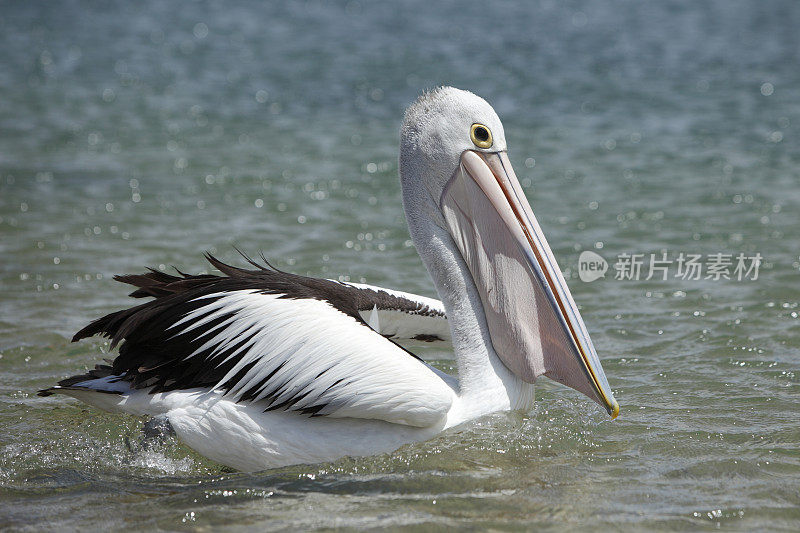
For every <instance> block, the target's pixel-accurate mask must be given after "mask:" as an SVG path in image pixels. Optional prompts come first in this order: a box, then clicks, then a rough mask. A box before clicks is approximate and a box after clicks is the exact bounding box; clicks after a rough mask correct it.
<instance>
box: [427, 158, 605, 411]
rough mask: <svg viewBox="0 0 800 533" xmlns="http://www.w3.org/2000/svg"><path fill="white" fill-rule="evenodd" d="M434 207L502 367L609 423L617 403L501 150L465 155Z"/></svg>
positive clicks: (534, 218)
mask: <svg viewBox="0 0 800 533" xmlns="http://www.w3.org/2000/svg"><path fill="white" fill-rule="evenodd" d="M440 208H441V210H442V213H443V215H444V219H445V222H446V224H447V226H448V229H449V231H450V234H451V235H452V237H453V239H454V241H455V243H456V245H457V246H458V249H459V251H460V252H461V255H462V256H463V258H464V261H465V262H466V264H467V266H468V267H469V270H470V273H471V274H472V278H473V280H474V281H475V286H476V287H477V289H478V293H479V295H480V299H481V303H482V304H483V310H484V312H485V314H486V319H487V322H488V325H489V335H490V336H491V339H492V346H493V347H494V349H495V351H496V352H497V355H498V356H499V357H500V359H501V360H502V361H503V363H504V364H505V365H506V366H507V367H508V368H509V370H511V371H512V372H513V373H514V374H516V375H517V376H518V377H519V378H520V379H522V380H524V381H526V382H528V383H533V381H534V380H535V379H536V378H537V377H538V376H540V375H542V374H544V375H545V376H547V377H549V378H550V379H553V380H555V381H558V382H560V383H563V384H564V385H567V386H568V387H572V388H573V389H576V390H578V391H580V392H582V393H584V394H585V395H586V396H588V397H589V398H591V399H592V400H594V401H596V402H597V403H598V404H600V405H601V406H603V407H604V408H605V409H606V410H607V411H608V413H609V414H610V415H611V417H612V418H616V417H617V414H619V404H617V401H616V400H615V399H614V395H613V394H612V393H611V388H610V387H609V385H608V380H607V379H606V375H605V373H604V372H603V367H602V366H601V365H600V359H599V358H598V357H597V353H596V352H595V349H594V346H592V341H591V339H589V333H588V332H587V331H586V326H585V325H584V324H583V320H582V319H581V315H580V313H579V312H578V308H577V306H576V305H575V302H574V301H573V299H572V295H571V294H570V292H569V288H567V283H566V282H565V281H564V277H563V276H562V275H561V270H560V269H559V268H558V264H557V263H556V260H555V257H553V252H552V251H551V250H550V246H549V245H548V244H547V240H545V238H544V234H543V233H542V229H541V228H540V227H539V223H538V222H537V221H536V217H535V216H534V215H533V211H532V210H531V207H530V205H529V204H528V201H527V200H526V199H525V194H524V193H523V192H522V187H521V186H520V184H519V181H517V177H516V176H515V175H514V169H512V168H511V163H510V162H509V160H508V156H507V155H506V153H505V152H494V153H487V152H476V151H472V150H467V151H465V152H464V153H463V154H462V155H461V163H460V165H459V168H458V169H457V170H456V172H455V173H454V174H453V176H452V177H451V178H450V180H449V181H448V182H447V185H446V186H445V188H444V191H443V192H442V197H441V199H440Z"/></svg>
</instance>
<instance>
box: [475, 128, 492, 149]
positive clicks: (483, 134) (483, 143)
mask: <svg viewBox="0 0 800 533" xmlns="http://www.w3.org/2000/svg"><path fill="white" fill-rule="evenodd" d="M469 137H470V139H472V142H473V143H475V146H477V147H478V148H489V147H491V146H492V143H493V142H494V141H493V140H492V132H491V131H490V130H489V128H487V127H486V126H484V125H483V124H478V123H475V124H473V125H472V127H471V128H470V129H469Z"/></svg>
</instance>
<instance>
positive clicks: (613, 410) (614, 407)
mask: <svg viewBox="0 0 800 533" xmlns="http://www.w3.org/2000/svg"><path fill="white" fill-rule="evenodd" d="M608 414H610V415H611V420H614V419H615V418H617V417H618V416H619V403H617V400H616V399H615V398H613V397H612V398H611V404H610V405H609V406H608Z"/></svg>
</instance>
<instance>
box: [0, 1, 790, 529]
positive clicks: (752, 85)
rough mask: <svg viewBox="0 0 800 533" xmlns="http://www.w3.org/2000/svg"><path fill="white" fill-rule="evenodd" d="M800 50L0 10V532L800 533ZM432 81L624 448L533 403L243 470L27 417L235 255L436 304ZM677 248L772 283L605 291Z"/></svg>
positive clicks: (705, 25)
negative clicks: (141, 313) (412, 224)
mask: <svg viewBox="0 0 800 533" xmlns="http://www.w3.org/2000/svg"><path fill="white" fill-rule="evenodd" d="M799 25H800V8H798V7H797V5H796V4H794V3H791V2H733V3H731V2H708V3H702V4H699V3H694V2H660V3H657V4H656V3H634V2H612V3H610V4H609V3H604V4H596V3H583V2H568V3H561V2H536V3H519V4H516V3H507V2H492V3H481V4H475V5H471V6H459V7H457V8H456V7H455V6H438V5H433V3H431V2H415V3H413V4H412V5H404V6H403V7H402V8H400V7H389V6H379V5H372V3H366V2H364V3H358V2H351V3H347V4H344V3H339V2H337V3H327V2H290V3H285V4H283V3H281V4H278V5H273V6H269V5H263V6H261V5H256V4H238V3H236V4H231V3H201V2H198V3H193V4H189V5H187V4H173V3H167V2H153V1H148V2H136V3H117V4H114V3H103V4H95V3H81V2H63V3H47V4H41V5H39V4H37V3H15V2H2V3H1V4H0V51H1V52H2V58H3V59H2V61H0V236H2V237H1V238H0V251H1V252H2V261H0V290H1V291H2V296H0V405H1V406H0V428H2V431H0V526H2V525H5V526H7V527H10V528H12V529H26V528H28V529H32V530H39V529H42V528H48V529H55V528H57V527H58V528H59V529H61V528H64V527H66V528H67V529H77V528H85V527H90V528H93V529H99V528H106V527H123V528H128V529H135V528H155V527H159V528H163V529H179V528H184V527H186V528H204V529H208V528H213V527H218V526H226V527H227V528H229V529H233V530H238V529H249V528H260V529H263V528H268V529H282V528H285V527H290V528H293V529H306V528H315V527H323V528H324V527H334V526H338V527H378V526H418V527H425V528H427V527H438V528H443V527H447V526H455V525H459V526H462V527H469V528H471V529H484V528H495V529H497V528H499V529H506V528H514V529H516V528H534V527H543V528H548V529H554V530H562V529H563V530H573V529H576V528H580V529H589V528H594V527H611V528H614V529H639V528H644V527H648V528H652V527H655V528H660V529H698V528H705V527H708V528H713V527H715V526H722V527H723V528H725V529H741V530H755V529H765V528H767V529H797V528H798V527H800V494H799V493H798V487H799V486H800V428H798V423H797V420H798V417H800V407H798V402H797V398H798V393H800V368H799V367H798V349H799V348H800V328H799V327H798V325H800V323H799V322H798V320H800V319H799V318H798V313H800V309H799V308H798V307H799V303H800V289H799V288H798V279H800V273H799V272H798V268H800V259H799V258H798V253H800V234H798V231H797V228H798V220H797V212H798V207H799V206H800V188H799V187H798V185H797V180H798V178H800V171H798V168H800V165H799V163H800V148H798V142H797V136H798V126H799V125H800V105H798V102H800V70H798V69H797V64H798V59H800V57H798V56H799V55H800V37H798V33H797V31H796V29H797V27H798V26H799ZM437 84H452V85H455V86H458V87H462V88H467V89H471V90H473V91H474V92H476V93H478V94H481V95H484V96H485V97H487V98H488V99H489V100H490V101H491V102H492V103H493V105H494V106H495V108H496V109H497V111H498V113H499V114H500V116H501V118H503V120H504V122H505V127H506V135H507V138H508V139H509V144H510V150H511V152H510V157H511V160H512V162H513V163H514V166H515V168H516V170H517V174H518V175H519V177H520V180H521V181H522V182H523V185H524V186H525V188H526V191H527V194H528V197H529V199H530V200H531V203H532V205H533V209H534V211H535V212H536V213H537V215H538V217H539V220H540V223H541V225H542V226H543V228H544V230H545V232H546V234H547V236H548V239H549V241H550V243H551V245H552V247H553V249H554V252H555V254H556V256H557V257H558V259H559V261H560V263H561V266H562V268H563V270H564V271H565V274H566V275H567V277H568V278H569V283H570V286H571V288H572V292H573V295H574V296H575V299H576V300H577V301H578V302H579V303H580V304H581V306H582V313H583V316H584V319H585V321H586V323H587V325H588V328H589V330H590V331H591V333H592V337H593V339H594V343H595V345H596V347H597V349H598V352H599V353H600V356H601V358H602V360H603V364H604V367H605V370H606V373H607V375H608V377H609V381H610V383H611V386H612V388H613V389H614V392H615V394H616V397H617V399H618V400H619V402H620V404H621V407H622V412H621V414H620V417H619V418H618V419H617V420H615V421H613V422H612V421H609V420H608V419H607V416H606V415H605V414H604V413H603V412H601V411H600V409H598V408H596V407H595V406H594V405H592V404H590V403H589V402H588V401H586V400H585V399H584V398H582V397H580V396H579V395H577V394H576V393H573V392H572V391H571V390H567V389H565V388H564V387H560V386H557V385H556V384H553V383H550V382H547V381H546V380H542V382H541V384H540V386H539V387H538V389H537V406H536V408H535V409H534V410H533V411H532V412H529V413H510V414H509V413H505V414H497V415H493V416H490V417H487V418H484V419H481V420H479V421H476V422H475V423H473V424H469V425H466V426H464V427H461V428H458V429H457V430H455V431H452V432H449V433H447V434H445V435H442V436H441V437H439V438H437V439H434V440H432V441H430V442H426V443H419V444H414V445H409V446H405V447H403V448H401V449H400V450H398V451H397V452H396V453H394V454H391V455H384V456H378V457H373V458H362V459H345V460H342V461H338V462H336V463H332V464H325V465H312V466H298V467H292V468H286V469H282V470H279V471H272V472H266V473H261V474H255V475H243V474H238V473H233V472H229V471H227V470H225V469H224V468H222V467H220V466H219V465H215V464H213V463H210V462H208V461H206V460H204V459H203V458H201V457H199V456H197V455H196V454H194V453H193V452H191V451H190V450H188V449H187V448H185V447H183V446H182V445H180V444H179V443H177V442H174V441H169V442H167V443H166V444H164V445H159V446H155V447H147V446H145V445H143V444H142V443H141V436H140V429H139V424H140V422H139V421H138V420H136V419H134V418H126V417H122V416H112V415H107V414H102V413H99V412H97V411H95V410H93V409H89V408H86V407H84V406H83V405H81V404H78V403H77V402H74V401H69V400H66V399H63V398H48V399H45V398H38V397H36V396H35V391H36V390H37V389H39V388H41V387H45V386H47V385H50V384H52V383H53V382H54V381H55V380H57V379H59V378H61V377H63V376H66V375H69V374H71V373H74V372H75V371H76V370H79V369H82V368H84V367H86V366H89V365H92V364H94V363H95V362H96V361H97V360H98V358H99V357H100V354H101V353H102V352H104V351H106V350H107V344H105V343H104V342H103V341H102V340H100V339H95V340H92V341H88V342H87V341H84V342H82V343H79V344H71V343H70V342H69V338H70V336H71V335H72V334H73V333H74V332H75V331H77V329H79V328H80V327H82V326H83V325H84V324H85V323H86V322H87V321H88V320H90V319H93V318H95V317H98V316H100V315H102V314H104V313H107V312H110V311H112V310H115V309H117V308H119V307H121V306H122V305H126V304H127V303H128V302H127V301H126V298H125V294H126V293H127V292H128V291H127V290H126V288H125V287H123V286H121V285H120V284H118V283H115V282H113V281H112V280H111V279H110V278H111V276H112V275H113V274H115V273H123V272H129V273H130V272H139V271H141V270H142V269H143V267H144V266H146V265H150V266H154V267H156V268H168V267H169V266H170V265H175V266H178V267H180V268H181V269H183V270H186V271H193V272H198V271H202V270H204V269H206V268H207V267H206V265H205V264H204V263H203V260H202V258H201V253H202V252H203V251H205V250H210V251H212V252H214V253H217V254H219V255H220V256H221V257H223V258H225V259H227V260H230V261H233V262H237V263H240V262H241V260H240V259H238V258H237V257H236V254H235V252H234V251H233V245H237V246H239V247H241V248H242V249H244V250H247V251H250V252H252V253H257V252H258V251H259V250H263V251H265V253H266V254H267V255H268V256H269V257H270V258H271V259H272V260H273V261H274V262H275V263H276V264H277V265H278V266H279V267H282V268H285V269H289V270H292V271H295V272H298V273H303V274H305V273H308V274H312V275H321V276H328V277H337V276H340V275H341V276H347V277H348V278H349V279H351V280H354V281H361V280H366V281H368V282H371V283H375V284H379V285H386V286H390V287H395V288H400V289H404V290H409V291H414V292H418V293H421V294H427V295H432V291H433V289H432V286H431V284H430V282H429V280H428V279H427V277H426V276H424V275H423V268H422V264H421V262H420V260H419V259H418V257H417V256H416V254H415V252H414V249H413V247H412V246H411V244H410V242H409V236H408V233H407V230H406V228H405V225H404V221H403V215H402V211H401V208H400V204H399V185H398V182H397V179H396V173H397V164H396V157H397V130H398V127H399V123H400V120H401V117H402V111H403V109H404V108H405V106H406V105H408V103H410V102H411V101H413V99H414V98H415V97H416V96H417V94H418V93H419V92H420V91H421V90H422V89H424V88H426V87H432V86H435V85H437ZM585 250H593V251H595V252H597V253H598V254H600V255H601V256H602V257H604V258H605V259H606V260H607V261H609V263H610V264H611V266H610V269H609V271H608V272H607V273H606V277H605V278H604V279H600V280H597V281H594V282H592V283H584V282H582V281H580V280H579V279H578V256H579V254H580V252H582V251H585ZM662 251H667V252H668V253H669V254H670V255H669V257H670V258H672V259H675V258H676V256H677V254H679V253H680V252H684V253H699V254H703V256H704V257H707V256H708V254H715V253H730V254H734V255H735V254H738V253H745V254H747V255H748V256H752V255H754V254H756V253H760V254H762V256H763V257H764V263H763V264H762V265H761V268H760V271H759V276H758V279H757V280H748V281H737V280H735V279H733V280H724V279H721V280H717V281H715V280H713V279H708V280H706V279H703V280H696V281H695V280H683V279H680V278H676V277H675V276H674V274H675V273H676V266H675V265H674V264H673V265H672V266H671V270H670V271H669V275H670V277H669V280H667V281H662V280H661V279H660V276H655V277H654V278H653V279H650V280H649V281H648V280H645V279H644V278H645V277H647V276H646V273H647V270H646V265H645V270H644V272H643V274H642V276H641V278H642V279H640V280H638V281H635V280H616V279H614V268H613V264H614V263H615V262H616V258H617V257H618V256H619V254H622V253H642V254H647V256H646V258H649V254H651V253H656V254H660V253H661V252H662ZM422 354H423V355H424V356H425V357H427V358H429V359H431V360H434V361H436V363H435V364H437V365H438V366H439V367H440V368H443V369H445V370H449V371H452V362H451V361H448V360H447V359H445V358H444V355H445V354H443V353H440V352H435V351H431V350H427V351H424V352H423V353H422Z"/></svg>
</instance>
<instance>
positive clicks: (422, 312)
mask: <svg viewBox="0 0 800 533" xmlns="http://www.w3.org/2000/svg"><path fill="white" fill-rule="evenodd" d="M342 285H344V286H347V287H353V288H354V289H357V290H358V291H359V297H358V301H359V303H360V307H359V314H360V315H361V318H363V319H364V321H365V322H366V323H367V324H368V325H369V327H371V328H372V329H374V330H375V331H377V332H378V333H380V334H381V335H383V336H384V337H387V338H390V339H392V340H393V341H396V342H399V343H400V344H403V345H406V346H408V345H414V344H432V345H442V346H447V345H450V344H451V343H452V338H451V336H450V325H449V324H448V323H447V315H446V314H445V311H444V304H442V302H440V301H439V300H435V299H433V298H428V297H426V296H420V295H418V294H412V293H410V292H402V291H396V290H393V289H384V288H383V287H376V286H374V285H365V284H363V283H350V282H347V283H342Z"/></svg>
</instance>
